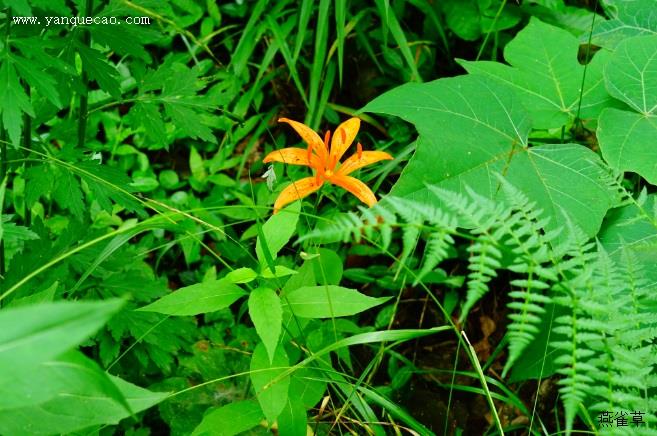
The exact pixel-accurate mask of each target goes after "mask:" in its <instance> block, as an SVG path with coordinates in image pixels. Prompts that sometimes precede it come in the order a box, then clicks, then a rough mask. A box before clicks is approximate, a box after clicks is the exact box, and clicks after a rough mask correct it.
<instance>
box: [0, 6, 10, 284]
mask: <svg viewBox="0 0 657 436" xmlns="http://www.w3.org/2000/svg"><path fill="white" fill-rule="evenodd" d="M11 19H12V17H11V9H9V8H7V24H6V26H7V28H6V29H5V30H6V32H7V33H6V34H5V50H7V52H9V34H10V31H11ZM0 155H1V156H0V158H1V159H0V180H2V181H4V180H5V178H6V177H7V160H8V159H7V131H6V130H5V129H4V126H3V125H2V122H1V121H0ZM3 209H4V199H3V201H2V202H0V221H1V220H2V210H3ZM5 272H6V265H5V241H4V238H0V278H2V279H3V280H4V277H5Z"/></svg>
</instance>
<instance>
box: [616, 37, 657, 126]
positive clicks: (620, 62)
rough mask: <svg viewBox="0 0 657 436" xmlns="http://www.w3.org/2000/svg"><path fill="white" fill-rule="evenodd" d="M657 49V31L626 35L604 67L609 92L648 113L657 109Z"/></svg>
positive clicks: (639, 110) (635, 108)
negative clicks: (634, 36) (646, 34)
mask: <svg viewBox="0 0 657 436" xmlns="http://www.w3.org/2000/svg"><path fill="white" fill-rule="evenodd" d="M656 50H657V35H653V36H640V37H636V38H631V39H627V40H625V41H623V42H622V43H621V44H620V45H619V46H618V47H616V50H615V51H614V54H613V56H612V58H611V59H610V60H609V64H608V65H607V67H606V68H605V85H606V86H607V90H608V91H609V94H611V95H612V96H613V97H615V98H617V99H619V100H621V101H622V102H624V103H627V104H628V105H629V106H630V107H631V108H632V109H634V110H635V111H637V112H639V113H641V114H643V115H646V116H648V115H652V114H654V113H655V109H657V58H656V56H655V51H656Z"/></svg>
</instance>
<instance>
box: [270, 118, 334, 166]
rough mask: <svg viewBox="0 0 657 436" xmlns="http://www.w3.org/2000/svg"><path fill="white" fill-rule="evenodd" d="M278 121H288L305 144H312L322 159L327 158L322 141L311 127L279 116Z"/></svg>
mask: <svg viewBox="0 0 657 436" xmlns="http://www.w3.org/2000/svg"><path fill="white" fill-rule="evenodd" d="M278 122H279V123H288V124H289V125H290V126H292V128H293V129H294V130H295V131H296V132H297V133H298V134H299V136H301V139H303V140H304V141H305V142H306V144H308V145H310V146H312V149H313V150H314V151H315V152H316V153H317V154H318V155H319V157H320V158H321V159H322V160H323V161H326V160H327V159H328V151H327V150H326V147H325V146H324V141H323V140H322V138H320V137H319V135H318V134H317V132H315V131H314V130H313V129H311V128H310V127H308V126H306V125H305V124H303V123H300V122H298V121H294V120H290V119H289V118H279V119H278Z"/></svg>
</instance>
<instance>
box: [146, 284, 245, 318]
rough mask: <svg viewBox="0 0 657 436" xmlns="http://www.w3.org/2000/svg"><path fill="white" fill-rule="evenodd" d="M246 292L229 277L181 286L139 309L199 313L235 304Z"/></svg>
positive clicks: (169, 312) (181, 314) (174, 313)
mask: <svg viewBox="0 0 657 436" xmlns="http://www.w3.org/2000/svg"><path fill="white" fill-rule="evenodd" d="M242 295H246V292H244V290H243V289H242V288H240V287H239V286H237V285H235V284H233V283H232V282H231V281H230V280H228V279H225V278H224V279H220V280H210V281H207V282H202V283H197V284H195V285H191V286H186V287H184V288H180V289H178V290H176V291H174V292H172V293H171V294H169V295H165V296H164V297H162V298H160V299H159V300H157V301H155V302H153V303H151V304H149V305H148V306H145V307H142V308H140V309H138V310H142V311H145V312H158V313H164V314H167V315H177V316H184V315H198V314H200V313H208V312H215V311H217V310H220V309H223V308H226V307H228V306H230V305H231V304H233V303H234V302H235V301H236V300H237V299H238V298H240V297H241V296H242Z"/></svg>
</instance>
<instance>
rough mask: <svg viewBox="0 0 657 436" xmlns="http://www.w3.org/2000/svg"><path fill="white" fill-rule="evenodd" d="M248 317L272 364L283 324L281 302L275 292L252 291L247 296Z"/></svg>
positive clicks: (257, 289) (264, 290)
mask: <svg viewBox="0 0 657 436" xmlns="http://www.w3.org/2000/svg"><path fill="white" fill-rule="evenodd" d="M249 316H250V317H251V321H252V322H253V325H254V326H255V329H256V332H258V336H260V339H262V343H263V344H265V348H266V349H267V354H268V355H269V360H270V361H272V362H273V360H274V353H275V352H276V346H277V344H278V338H279V337H280V335H281V325H282V322H283V309H282V308H281V300H280V298H278V295H277V294H276V291H274V290H273V289H270V288H264V287H260V288H256V289H254V290H253V291H252V292H251V295H249Z"/></svg>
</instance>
